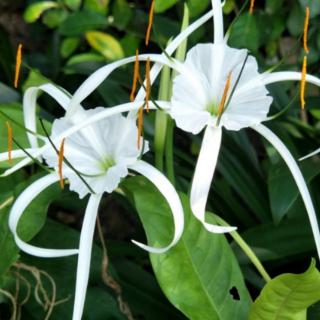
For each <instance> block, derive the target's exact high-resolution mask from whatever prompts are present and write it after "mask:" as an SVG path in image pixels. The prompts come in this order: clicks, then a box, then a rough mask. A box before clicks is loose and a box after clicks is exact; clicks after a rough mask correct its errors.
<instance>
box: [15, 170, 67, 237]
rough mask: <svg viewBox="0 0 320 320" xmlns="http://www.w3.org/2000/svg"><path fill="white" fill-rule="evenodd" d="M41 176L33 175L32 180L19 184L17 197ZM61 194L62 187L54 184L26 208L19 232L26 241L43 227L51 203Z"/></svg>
mask: <svg viewBox="0 0 320 320" xmlns="http://www.w3.org/2000/svg"><path fill="white" fill-rule="evenodd" d="M41 176H42V175H35V176H33V177H32V179H31V181H27V182H23V183H21V184H20V185H18V187H17V188H16V189H15V196H16V198H17V197H18V196H19V194H20V193H21V192H22V191H23V190H25V189H26V188H27V186H29V185H30V184H32V183H33V182H34V181H36V180H37V179H39V178H41ZM60 195H61V188H60V187H59V184H53V185H52V186H50V187H48V188H47V189H45V190H44V191H43V192H41V193H40V195H39V196H37V197H36V198H35V199H34V200H33V201H32V202H31V203H30V205H29V206H28V207H27V208H26V210H25V212H24V213H23V215H22V217H21V219H20V221H19V225H18V234H19V236H20V237H21V238H22V239H23V240H24V241H29V240H31V239H32V238H33V237H34V236H35V235H36V234H37V233H38V232H39V231H40V230H41V229H42V227H43V226H44V223H45V221H46V218H47V211H48V207H49V205H50V204H51V203H52V202H53V201H54V199H55V198H57V197H58V196H60Z"/></svg>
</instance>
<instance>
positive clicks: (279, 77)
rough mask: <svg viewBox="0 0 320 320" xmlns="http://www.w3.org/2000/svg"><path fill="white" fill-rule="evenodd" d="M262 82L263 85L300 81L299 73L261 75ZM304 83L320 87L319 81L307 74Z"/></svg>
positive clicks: (284, 72)
mask: <svg viewBox="0 0 320 320" xmlns="http://www.w3.org/2000/svg"><path fill="white" fill-rule="evenodd" d="M261 80H262V82H263V84H264V85H268V84H272V83H277V82H282V81H301V72H295V71H280V72H272V73H264V74H262V79H261ZM306 81H307V82H309V83H311V84H314V85H315V86H318V87H320V79H319V78H317V77H315V76H312V75H310V74H307V76H306Z"/></svg>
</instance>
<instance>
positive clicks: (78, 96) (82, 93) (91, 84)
mask: <svg viewBox="0 0 320 320" xmlns="http://www.w3.org/2000/svg"><path fill="white" fill-rule="evenodd" d="M148 59H149V60H150V61H151V62H158V63H160V64H163V65H166V66H169V67H170V68H172V69H174V70H176V71H177V72H179V73H180V72H182V70H183V69H184V68H183V66H182V64H181V63H179V62H178V61H175V60H174V59H172V60H169V59H168V58H167V57H166V56H165V55H159V54H143V55H139V60H140V61H147V60H148ZM135 61H136V56H133V57H129V58H125V59H121V60H119V61H115V62H113V63H110V64H107V65H106V66H104V67H102V68H100V69H98V70H97V71H95V72H94V73H93V74H92V75H91V76H89V78H87V79H86V80H85V81H84V82H83V84H82V85H81V86H80V87H79V88H78V89H77V91H76V92H75V93H74V95H73V97H72V99H71V102H70V105H69V107H68V111H67V115H68V116H71V115H73V114H74V113H75V112H76V111H77V106H79V105H80V103H81V102H82V101H83V100H84V99H85V98H87V97H88V96H89V95H90V94H91V93H92V92H93V91H94V90H95V89H96V88H97V87H98V86H99V85H100V84H101V83H102V82H103V81H104V80H105V79H106V78H108V76H109V75H110V74H111V73H112V72H113V71H114V70H116V69H117V68H119V67H121V66H124V65H126V64H128V63H132V62H135ZM185 72H187V70H185ZM136 100H137V99H136ZM139 100H140V99H139Z"/></svg>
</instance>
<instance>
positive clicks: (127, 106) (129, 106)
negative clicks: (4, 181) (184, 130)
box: [0, 101, 170, 177]
mask: <svg viewBox="0 0 320 320" xmlns="http://www.w3.org/2000/svg"><path fill="white" fill-rule="evenodd" d="M143 104H144V101H135V102H129V103H124V104H121V105H118V106H115V107H112V108H107V109H105V110H104V111H102V112H100V113H98V114H95V115H93V116H92V117H90V118H88V119H86V120H83V121H81V122H79V123H77V124H75V125H74V126H71V127H70V128H68V129H67V130H66V131H64V132H62V133H61V134H60V135H59V136H57V137H55V138H53V139H52V141H53V143H54V144H56V145H58V143H59V142H61V140H62V139H63V138H67V137H69V136H71V135H72V134H74V133H76V132H78V131H79V130H81V129H83V128H85V127H87V126H89V125H91V124H93V123H96V122H98V121H101V120H103V119H106V118H108V117H111V116H113V115H115V114H119V113H123V112H128V111H133V110H135V111H136V110H138V109H139V108H141V106H142V105H143ZM156 104H157V105H159V106H160V107H161V108H163V109H165V110H167V109H168V108H170V103H169V102H167V101H156ZM149 106H150V109H156V108H157V107H156V106H155V105H154V104H153V102H151V101H150V103H149ZM49 148H52V146H51V144H49V143H47V144H45V145H44V146H42V147H41V148H39V149H37V150H36V151H35V152H34V153H32V156H33V157H34V158H38V157H39V156H41V155H42V154H43V153H44V152H45V151H46V150H48V149H49ZM31 162H32V159H30V158H25V159H23V160H21V161H20V162H18V163H17V164H16V165H14V166H13V167H12V168H10V169H8V170H6V171H5V172H4V173H3V174H1V175H0V177H6V176H8V175H10V174H12V173H13V172H16V171H17V170H19V169H21V168H23V167H24V166H26V165H28V164H29V163H31Z"/></svg>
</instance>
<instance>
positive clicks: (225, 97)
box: [218, 72, 231, 118]
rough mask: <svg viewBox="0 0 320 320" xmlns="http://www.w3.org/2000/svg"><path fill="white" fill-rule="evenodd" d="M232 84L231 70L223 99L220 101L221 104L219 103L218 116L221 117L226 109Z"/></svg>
mask: <svg viewBox="0 0 320 320" xmlns="http://www.w3.org/2000/svg"><path fill="white" fill-rule="evenodd" d="M230 86H231V72H230V73H229V74H228V78H227V81H226V85H225V87H224V90H223V95H222V98H221V101H220V105H219V109H218V118H220V117H221V115H222V112H223V109H224V106H225V103H226V100H227V95H228V92H229V90H230Z"/></svg>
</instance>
